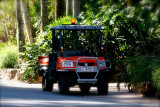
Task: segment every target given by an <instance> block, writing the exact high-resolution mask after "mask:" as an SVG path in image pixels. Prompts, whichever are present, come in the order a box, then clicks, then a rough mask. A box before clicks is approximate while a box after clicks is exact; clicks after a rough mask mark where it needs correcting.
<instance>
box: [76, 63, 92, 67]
mask: <svg viewBox="0 0 160 107" xmlns="http://www.w3.org/2000/svg"><path fill="white" fill-rule="evenodd" d="M86 65H88V66H93V65H94V63H78V66H86Z"/></svg>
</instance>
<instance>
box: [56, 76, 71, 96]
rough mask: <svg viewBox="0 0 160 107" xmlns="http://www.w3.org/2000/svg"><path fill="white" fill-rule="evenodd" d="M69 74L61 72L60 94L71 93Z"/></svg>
mask: <svg viewBox="0 0 160 107" xmlns="http://www.w3.org/2000/svg"><path fill="white" fill-rule="evenodd" d="M69 84H70V83H69V75H68V73H61V74H59V81H58V88H59V93H60V94H68V93H69V86H70V85H69Z"/></svg>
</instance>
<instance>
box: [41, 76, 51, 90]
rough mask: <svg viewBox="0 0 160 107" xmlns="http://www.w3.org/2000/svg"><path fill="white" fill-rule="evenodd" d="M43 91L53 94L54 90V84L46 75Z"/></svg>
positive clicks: (43, 80) (43, 79)
mask: <svg viewBox="0 0 160 107" xmlns="http://www.w3.org/2000/svg"><path fill="white" fill-rule="evenodd" d="M42 90H43V91H49V92H52V90H53V82H52V81H49V80H48V78H47V76H46V74H43V77H42Z"/></svg>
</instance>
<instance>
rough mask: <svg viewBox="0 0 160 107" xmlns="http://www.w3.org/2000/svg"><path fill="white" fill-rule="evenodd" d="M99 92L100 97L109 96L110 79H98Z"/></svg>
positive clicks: (102, 77)
mask: <svg viewBox="0 0 160 107" xmlns="http://www.w3.org/2000/svg"><path fill="white" fill-rule="evenodd" d="M97 85H98V86H97V90H98V94H100V95H107V94H108V78H107V77H106V78H105V77H104V76H102V75H101V77H99V79H98V84H97Z"/></svg>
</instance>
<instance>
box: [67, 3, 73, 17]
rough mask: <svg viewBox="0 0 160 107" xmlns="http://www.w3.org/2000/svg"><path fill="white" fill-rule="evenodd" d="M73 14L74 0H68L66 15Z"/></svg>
mask: <svg viewBox="0 0 160 107" xmlns="http://www.w3.org/2000/svg"><path fill="white" fill-rule="evenodd" d="M68 15H72V0H66V16H68Z"/></svg>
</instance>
